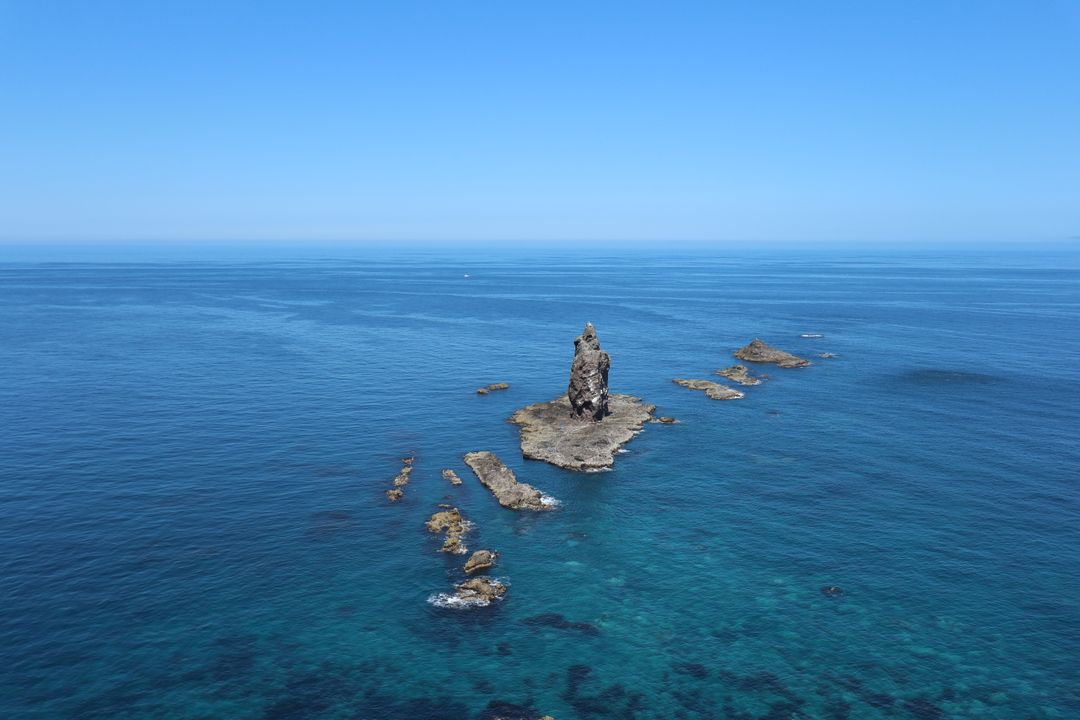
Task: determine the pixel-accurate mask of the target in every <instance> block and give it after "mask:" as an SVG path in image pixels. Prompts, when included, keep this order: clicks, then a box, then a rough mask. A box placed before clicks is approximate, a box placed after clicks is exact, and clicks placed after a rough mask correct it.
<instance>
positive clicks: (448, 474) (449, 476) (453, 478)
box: [442, 468, 461, 485]
mask: <svg viewBox="0 0 1080 720" xmlns="http://www.w3.org/2000/svg"><path fill="white" fill-rule="evenodd" d="M442 476H443V480H445V481H446V482H448V483H450V484H451V485H460V484H461V478H460V477H458V474H457V473H456V472H454V471H453V470H451V469H449V468H447V469H446V470H443V471H442Z"/></svg>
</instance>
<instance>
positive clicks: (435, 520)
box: [426, 505, 472, 555]
mask: <svg viewBox="0 0 1080 720" xmlns="http://www.w3.org/2000/svg"><path fill="white" fill-rule="evenodd" d="M439 507H441V508H445V509H444V510H441V511H439V512H437V513H435V514H434V515H432V516H431V517H430V518H429V519H428V521H427V523H426V525H427V529H428V530H429V531H431V532H433V533H438V532H445V533H446V539H445V540H444V541H443V545H442V548H440V549H439V552H445V553H453V554H455V555H464V554H465V553H466V552H468V550H469V548H468V547H466V545H465V535H467V534H468V532H469V530H470V529H472V523H470V522H469V521H468V520H466V519H465V518H464V517H462V516H461V511H460V510H458V509H457V508H456V507H451V506H450V505H440V506H439Z"/></svg>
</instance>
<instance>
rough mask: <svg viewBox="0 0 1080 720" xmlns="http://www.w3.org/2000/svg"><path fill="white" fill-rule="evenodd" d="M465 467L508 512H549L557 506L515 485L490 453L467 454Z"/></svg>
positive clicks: (514, 479) (511, 473)
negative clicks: (509, 510) (467, 467)
mask: <svg viewBox="0 0 1080 720" xmlns="http://www.w3.org/2000/svg"><path fill="white" fill-rule="evenodd" d="M465 464H466V465H468V466H469V467H470V468H472V471H473V472H474V473H476V477H477V478H479V480H480V484H481V485H483V486H484V487H486V488H487V489H488V490H490V491H491V492H492V494H494V495H495V499H496V500H498V501H499V504H500V505H502V506H503V507H505V508H510V509H511V510H551V509H553V508H554V507H555V505H557V502H556V501H555V500H554V498H551V497H549V496H547V495H544V494H543V493H542V492H540V491H539V490H537V489H536V488H534V487H533V486H532V485H528V484H526V483H522V482H518V480H517V477H516V476H515V475H514V471H513V470H511V469H510V468H508V467H506V465H503V463H502V461H501V460H499V458H498V457H496V455H495V453H491V452H487V451H484V452H471V453H468V454H467V455H466V456H465Z"/></svg>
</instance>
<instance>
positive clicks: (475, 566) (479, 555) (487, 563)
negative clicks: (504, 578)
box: [465, 550, 499, 575]
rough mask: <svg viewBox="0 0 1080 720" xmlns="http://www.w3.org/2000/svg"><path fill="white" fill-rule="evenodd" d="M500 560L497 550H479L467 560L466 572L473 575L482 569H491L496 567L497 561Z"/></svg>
mask: <svg viewBox="0 0 1080 720" xmlns="http://www.w3.org/2000/svg"><path fill="white" fill-rule="evenodd" d="M498 560H499V553H497V552H492V551H491V550H477V551H476V552H474V553H473V554H472V556H471V557H470V558H469V559H468V560H466V561H465V574H466V575H472V574H473V573H476V572H480V571H482V570H490V569H491V568H493V567H495V563H496V562H498Z"/></svg>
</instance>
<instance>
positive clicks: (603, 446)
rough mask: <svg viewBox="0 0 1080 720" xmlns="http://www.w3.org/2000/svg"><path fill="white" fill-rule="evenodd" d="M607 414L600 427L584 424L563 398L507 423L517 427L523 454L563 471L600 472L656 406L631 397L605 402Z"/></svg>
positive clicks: (613, 397) (522, 411)
mask: <svg viewBox="0 0 1080 720" xmlns="http://www.w3.org/2000/svg"><path fill="white" fill-rule="evenodd" d="M607 405H608V414H607V415H606V416H605V417H604V419H603V420H601V421H599V422H590V421H582V420H579V419H578V418H576V417H575V416H574V414H573V411H572V405H571V403H570V399H569V398H568V397H567V396H565V395H563V396H562V397H560V398H556V399H555V400H552V401H551V402H543V403H536V404H534V405H529V406H527V407H523V408H521V409H520V410H518V411H517V412H515V413H514V414H513V415H512V416H511V417H510V422H512V423H514V424H515V425H520V426H521V453H522V455H524V456H525V457H527V458H529V459H531V460H543V461H544V462H549V463H551V464H552V465H558V466H559V467H561V468H566V469H567V470H578V471H589V470H603V469H604V468H609V467H611V466H612V465H613V464H615V453H616V452H618V450H619V448H621V447H622V446H623V445H625V444H626V443H627V442H629V441H630V440H631V439H632V438H633V437H634V435H636V434H637V433H639V432H640V431H641V428H642V426H644V425H645V423H646V422H648V421H649V420H650V419H651V418H652V413H653V411H654V410H656V406H655V405H652V404H650V403H647V402H643V401H642V399H641V398H638V397H634V396H633V395H610V396H608V402H607Z"/></svg>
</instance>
